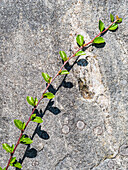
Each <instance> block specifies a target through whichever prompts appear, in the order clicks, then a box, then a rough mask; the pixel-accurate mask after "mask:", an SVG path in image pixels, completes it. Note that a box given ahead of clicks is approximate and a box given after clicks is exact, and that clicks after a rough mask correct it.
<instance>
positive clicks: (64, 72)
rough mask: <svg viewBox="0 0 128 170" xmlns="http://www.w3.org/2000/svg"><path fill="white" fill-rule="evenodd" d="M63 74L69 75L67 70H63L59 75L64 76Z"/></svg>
mask: <svg viewBox="0 0 128 170" xmlns="http://www.w3.org/2000/svg"><path fill="white" fill-rule="evenodd" d="M62 74H69V72H68V71H67V70H62V71H61V72H60V73H59V75H62Z"/></svg>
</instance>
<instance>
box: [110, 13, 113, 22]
mask: <svg viewBox="0 0 128 170" xmlns="http://www.w3.org/2000/svg"><path fill="white" fill-rule="evenodd" d="M110 19H111V22H113V21H114V16H113V15H112V14H110Z"/></svg>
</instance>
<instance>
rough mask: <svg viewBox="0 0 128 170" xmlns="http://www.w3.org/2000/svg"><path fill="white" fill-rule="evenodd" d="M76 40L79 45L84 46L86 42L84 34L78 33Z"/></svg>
mask: <svg viewBox="0 0 128 170" xmlns="http://www.w3.org/2000/svg"><path fill="white" fill-rule="evenodd" d="M76 42H77V43H78V44H79V46H82V45H83V43H84V37H83V36H82V35H77V37H76Z"/></svg>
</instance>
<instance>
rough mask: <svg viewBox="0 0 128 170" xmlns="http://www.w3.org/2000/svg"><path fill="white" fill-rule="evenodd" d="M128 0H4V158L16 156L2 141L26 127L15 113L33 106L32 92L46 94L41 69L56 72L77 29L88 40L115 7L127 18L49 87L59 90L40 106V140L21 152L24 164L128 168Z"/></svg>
mask: <svg viewBox="0 0 128 170" xmlns="http://www.w3.org/2000/svg"><path fill="white" fill-rule="evenodd" d="M127 7H128V1H127V0H102V1H99V0H79V1H78V0H31V1H29V0H14V1H13V0H1V1H0V53H1V66H0V71H1V77H0V78H1V84H0V91H1V93H0V94H1V99H0V102H1V112H0V166H2V167H5V165H6V164H7V160H8V158H9V154H7V153H6V152H5V151H4V150H3V149H2V146H1V145H2V143H4V142H7V143H8V144H10V145H11V144H13V143H14V144H15V143H16V141H17V139H18V136H19V133H20V132H19V130H18V129H17V128H16V127H15V126H14V123H13V120H14V119H16V118H18V119H20V120H22V121H24V122H26V121H27V119H28V117H29V115H30V113H31V110H32V107H31V106H29V105H28V104H27V102H26V96H27V95H30V96H33V97H36V96H37V97H38V98H40V97H41V93H42V91H43V89H44V88H45V87H46V83H45V82H44V80H43V78H42V76H41V72H47V73H48V74H49V75H50V76H54V75H55V74H56V72H57V71H58V69H59V67H60V66H61V65H62V61H61V59H60V56H59V51H60V50H63V51H65V52H66V53H67V55H68V56H70V55H71V54H72V53H73V51H75V50H76V48H77V47H76V43H74V38H75V37H76V35H77V34H79V33H80V34H82V35H84V36H85V42H88V41H89V40H90V39H92V38H93V37H94V36H95V35H97V34H98V33H99V30H98V21H99V19H101V20H102V21H103V22H104V23H105V25H106V27H107V25H109V23H110V21H109V20H110V19H109V15H110V13H113V14H114V15H117V14H118V15H119V16H120V17H122V18H123V22H122V23H121V24H119V28H118V29H117V30H116V31H115V32H109V31H108V32H106V33H105V34H104V35H103V37H104V39H105V41H106V44H105V45H104V47H102V46H100V47H95V46H90V47H89V48H88V49H87V50H86V56H81V57H80V58H79V59H78V60H77V61H76V62H75V58H74V59H73V60H72V61H70V63H69V64H70V65H67V67H66V68H67V69H68V70H69V69H70V68H71V67H70V66H71V65H72V64H74V65H73V67H72V68H71V69H70V74H69V75H68V76H66V77H65V76H60V77H58V78H57V79H56V80H55V81H54V83H53V84H52V87H51V88H50V89H49V90H50V91H51V92H54V93H56V97H55V98H54V99H53V100H51V101H50V102H49V101H48V100H47V99H45V100H43V101H42V102H41V103H40V105H39V107H38V111H37V112H38V113H40V114H41V116H43V121H44V122H43V123H42V124H41V125H39V126H37V124H36V123H34V122H32V123H30V124H29V125H28V127H27V129H26V131H25V133H26V134H28V135H29V136H31V137H33V143H32V144H31V145H30V146H29V147H27V146H25V145H20V146H19V147H18V148H17V151H16V153H15V156H16V157H17V160H18V161H19V160H20V162H22V165H23V168H22V169H25V170H35V169H37V170H71V169H72V170H90V169H93V170H117V169H118V170H128V86H127V81H128V77H127V74H128V66H127V64H128V60H127V44H128V19H127V16H128V13H127ZM74 62H75V63H74ZM83 62H84V63H83ZM56 90H57V91H56ZM26 148H27V150H26ZM9 169H14V168H12V167H9Z"/></svg>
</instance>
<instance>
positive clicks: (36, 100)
mask: <svg viewBox="0 0 128 170" xmlns="http://www.w3.org/2000/svg"><path fill="white" fill-rule="evenodd" d="M37 103H38V99H37V98H36V97H35V100H34V104H35V105H37Z"/></svg>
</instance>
